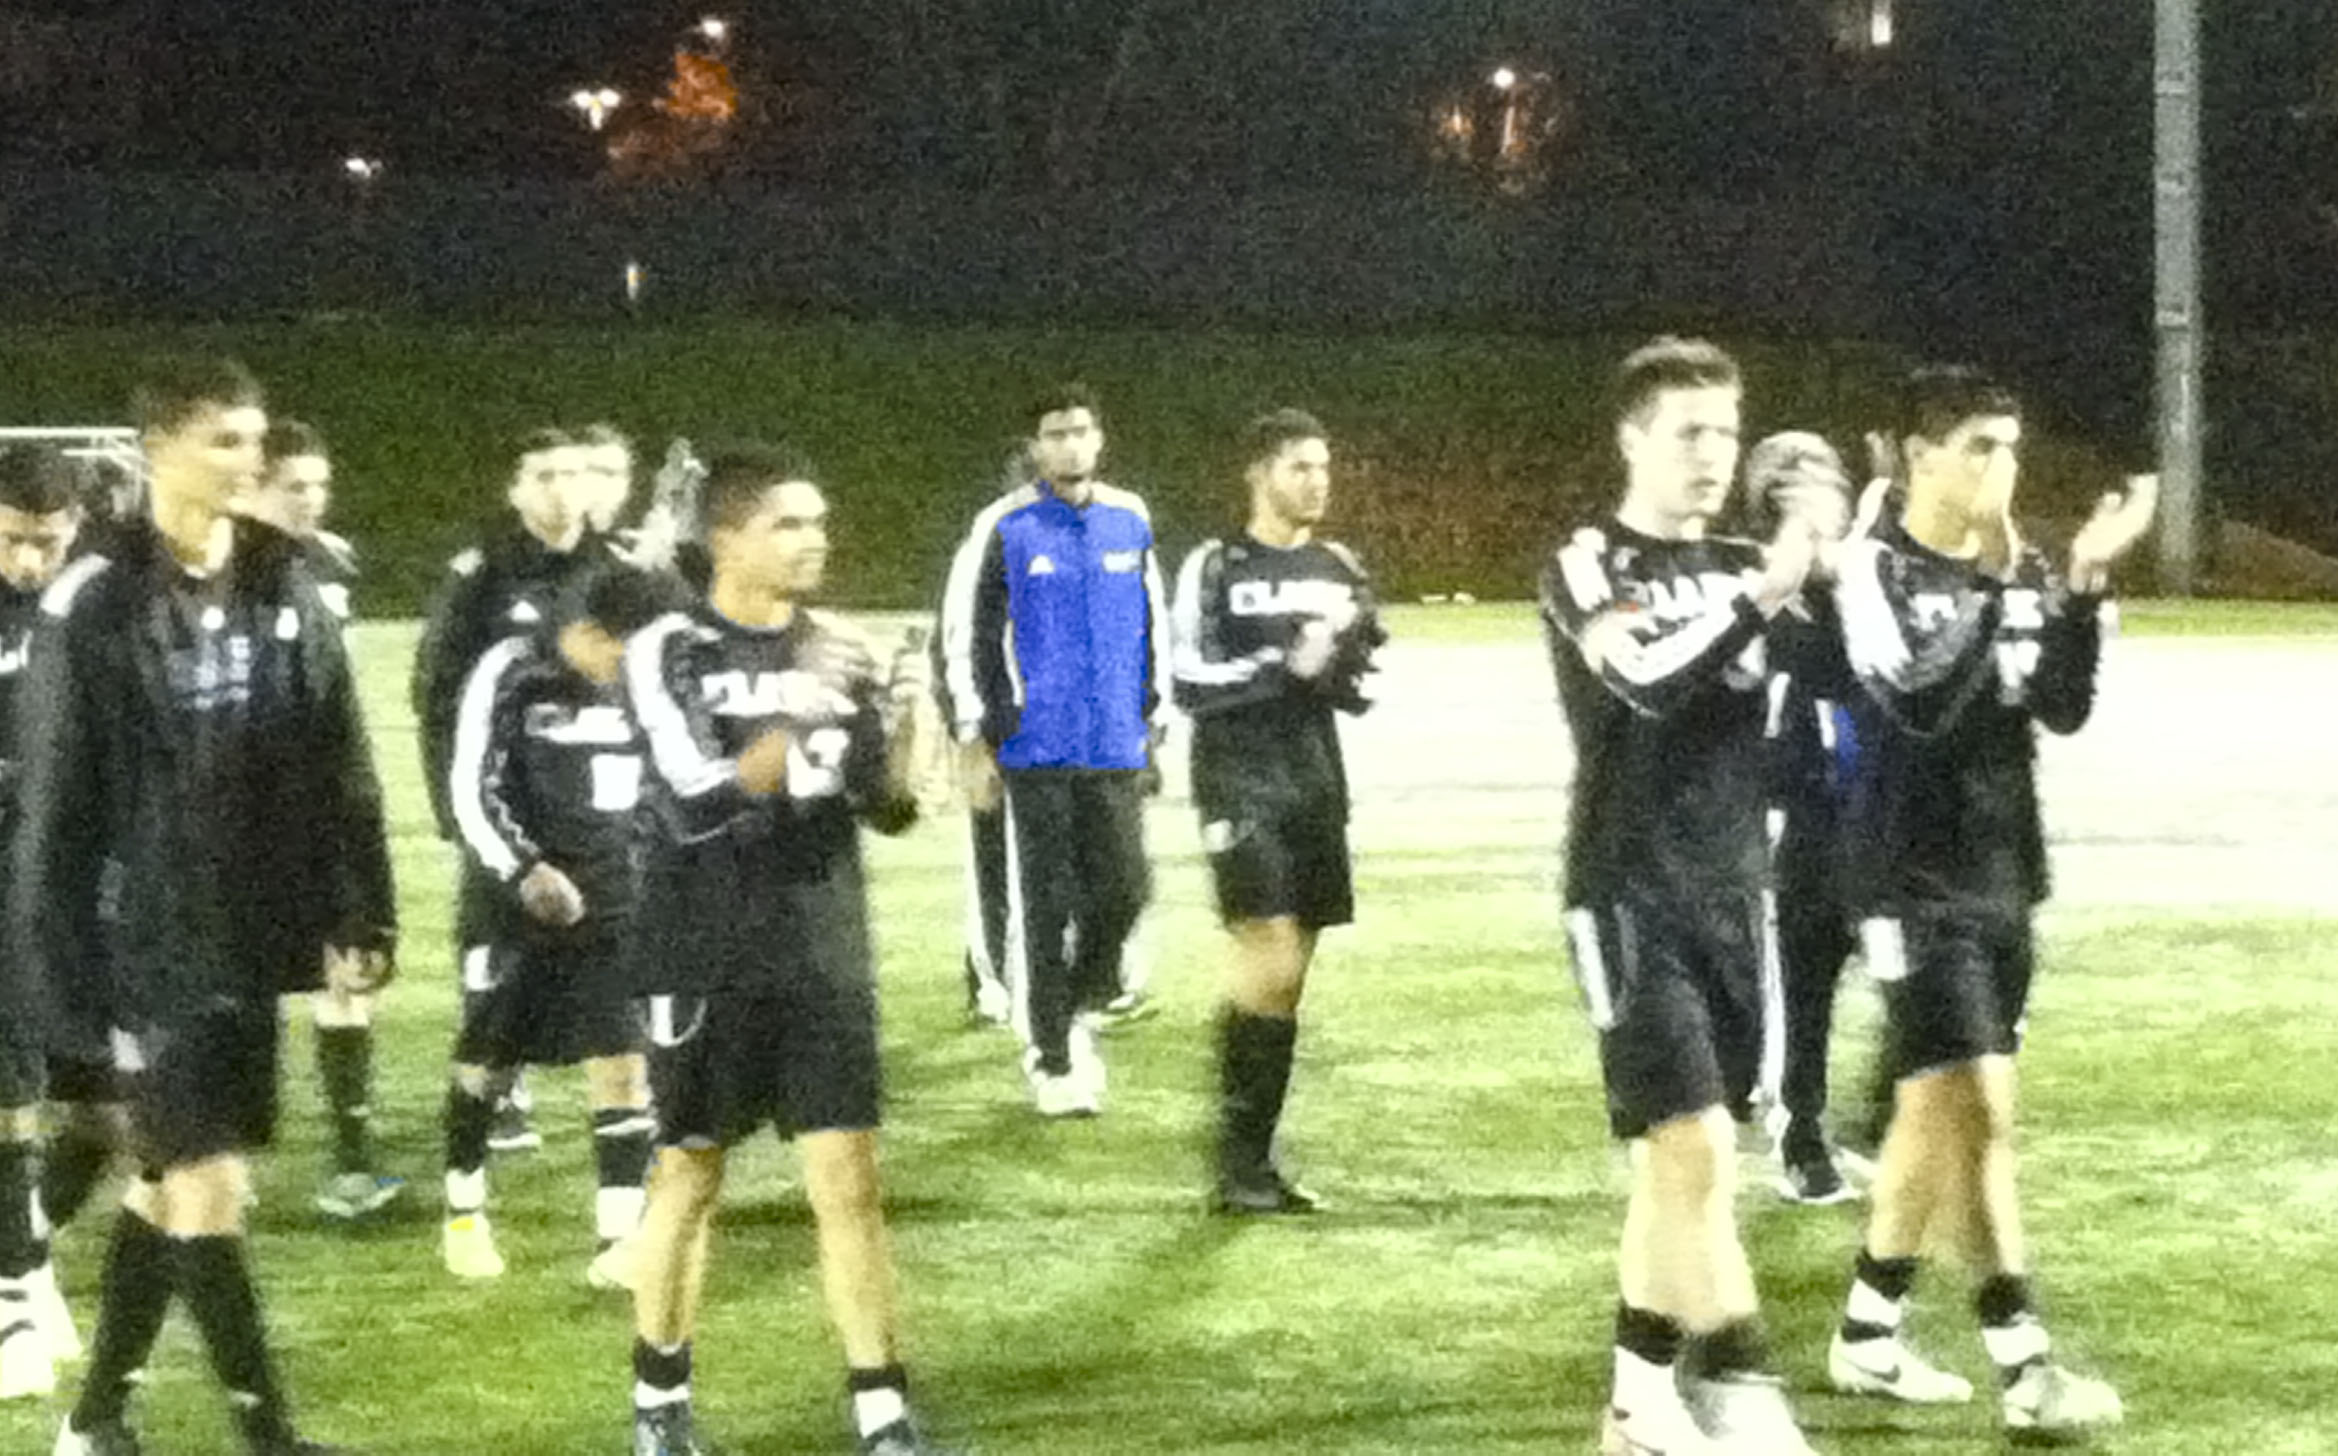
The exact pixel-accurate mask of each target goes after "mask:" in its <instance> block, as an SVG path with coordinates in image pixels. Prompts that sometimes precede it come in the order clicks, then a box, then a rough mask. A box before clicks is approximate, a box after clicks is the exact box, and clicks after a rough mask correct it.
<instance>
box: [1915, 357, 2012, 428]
mask: <svg viewBox="0 0 2338 1456" xmlns="http://www.w3.org/2000/svg"><path fill="white" fill-rule="evenodd" d="M1990 415H2012V416H2013V417H2014V418H2016V419H2019V418H2020V417H2021V401H2020V400H2019V399H2017V398H2015V397H2014V393H2013V391H2012V390H2010V389H2008V388H2006V387H2005V386H2004V385H2003V384H2001V383H1999V382H1998V381H1997V380H1996V379H1995V378H1994V377H1993V376H1991V375H1990V374H1988V373H1987V372H1986V371H1984V370H1981V369H1977V368H1975V367H1974V366H1972V365H1970V364H1926V365H1923V366H1921V367H1919V368H1916V369H1911V370H1909V371H1908V377H1907V378H1905V379H1903V380H1901V381H1900V399H1899V416H1898V419H1897V420H1896V422H1895V426H1896V427H1895V429H1894V431H1893V435H1892V442H1893V443H1894V444H1898V443H1899V442H1900V441H1902V440H1905V439H1907V438H1909V437H1910V436H1916V437H1919V438H1922V439H1926V440H1932V441H1935V442H1937V441H1940V440H1945V439H1947V438H1948V437H1949V436H1950V435H1951V434H1954V433H1955V431H1956V427H1957V426H1959V425H1961V424H1963V423H1964V422H1965V421H1967V420H1974V419H1981V418H1983V417H1985V416H1990Z"/></svg>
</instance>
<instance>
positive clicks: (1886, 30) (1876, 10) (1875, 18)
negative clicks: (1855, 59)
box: [1867, 0, 1897, 50]
mask: <svg viewBox="0 0 2338 1456" xmlns="http://www.w3.org/2000/svg"><path fill="white" fill-rule="evenodd" d="M1896 29H1897V27H1895V26H1894V25H1893V24H1892V0H1872V4H1871V5H1870V6H1869V8H1868V12H1867V43H1868V44H1869V45H1871V46H1873V47H1875V48H1876V49H1877V50H1882V49H1884V48H1885V47H1887V46H1889V45H1890V44H1891V43H1892V40H1893V36H1894V32H1895V30H1896Z"/></svg>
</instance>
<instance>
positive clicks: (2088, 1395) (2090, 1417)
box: [1828, 1056, 2121, 1433]
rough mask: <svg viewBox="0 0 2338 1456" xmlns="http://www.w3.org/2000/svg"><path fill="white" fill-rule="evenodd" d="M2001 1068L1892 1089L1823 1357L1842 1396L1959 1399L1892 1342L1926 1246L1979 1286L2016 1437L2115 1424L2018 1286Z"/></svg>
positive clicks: (2109, 1406)
mask: <svg viewBox="0 0 2338 1456" xmlns="http://www.w3.org/2000/svg"><path fill="white" fill-rule="evenodd" d="M2016 1085H2017V1079H2016V1075H2015V1071H2014V1061H2013V1058H2011V1057H2006V1056H1988V1057H1982V1058H1979V1059H1978V1060H1976V1061H1971V1062H1964V1063H1960V1064H1958V1065H1956V1066H1952V1067H1947V1068H1943V1069H1940V1070H1937V1071H1932V1072H1927V1073H1923V1074H1920V1075H1918V1076H1914V1077H1909V1078H1906V1079H1904V1080H1902V1081H1901V1083H1900V1084H1899V1089H1898V1094H1897V1099H1896V1104H1895V1112H1894V1115H1893V1118H1892V1125H1891V1130H1890V1131H1889V1132H1888V1133H1887V1134H1886V1135H1885V1138H1884V1145H1883V1156H1882V1161H1881V1164H1880V1167H1879V1169H1878V1181H1877V1183H1876V1189H1875V1195H1876V1198H1875V1214H1874V1217H1873V1219H1872V1221H1871V1223H1870V1225H1869V1230H1868V1240H1867V1247H1866V1249H1865V1250H1864V1251H1863V1252H1862V1253H1861V1255H1860V1258H1859V1268H1858V1276H1857V1278H1856V1280H1855V1281H1854V1282H1853V1285H1852V1289H1851V1299H1850V1306H1849V1308H1848V1310H1847V1311H1846V1313H1845V1316H1844V1320H1843V1326H1842V1328H1841V1330H1839V1331H1838V1332H1837V1334H1836V1336H1835V1341H1834V1345H1833V1347H1832V1349H1831V1350H1830V1352H1829V1357H1828V1366H1829V1371H1830V1374H1831V1375H1832V1376H1833V1378H1834V1381H1835V1384H1836V1385H1837V1386H1838V1387H1839V1388H1841V1389H1844V1390H1849V1391H1854V1392H1860V1393H1866V1394H1877V1395H1887V1396H1891V1397H1894V1398H1896V1399H1900V1400H1908V1401H1915V1402H1920V1403H1936V1402H1949V1401H1961V1400H1965V1399H1968V1398H1970V1396H1971V1394H1972V1387H1971V1385H1970V1384H1969V1383H1968V1382H1966V1381H1964V1380H1962V1379H1961V1378H1959V1377H1957V1376H1954V1375H1950V1374H1948V1373H1946V1372H1944V1371H1940V1370H1937V1369H1934V1368H1933V1367H1931V1366H1930V1365H1929V1364H1928V1363H1926V1362H1925V1361H1924V1360H1923V1359H1921V1357H1919V1356H1917V1355H1915V1354H1914V1353H1913V1352H1912V1351H1911V1350H1910V1349H1909V1348H1908V1346H1907V1344H1906V1342H1905V1341H1904V1340H1903V1339H1902V1338H1901V1336H1900V1326H1901V1323H1902V1321H1903V1319H1904V1318H1905V1314H1906V1308H1907V1299H1908V1292H1909V1290H1910V1289H1911V1288H1912V1287H1913V1285H1914V1283H1915V1279H1916V1274H1917V1271H1918V1268H1919V1260H1920V1258H1921V1256H1922V1253H1923V1249H1924V1246H1925V1243H1926V1241H1927V1239H1929V1238H1934V1237H1937V1238H1939V1239H1940V1240H1941V1241H1942V1242H1945V1243H1946V1244H1948V1245H1949V1247H1951V1248H1953V1249H1954V1250H1955V1251H1956V1252H1957V1253H1958V1254H1959V1255H1960V1256H1961V1257H1962V1258H1963V1259H1964V1260H1965V1262H1966V1264H1967V1265H1968V1266H1969V1267H1970V1268H1971V1270H1972V1271H1973V1274H1974V1276H1975V1277H1976V1278H1977V1279H1978V1280H1979V1281H1980V1292H1979V1294H1978V1296H1977V1297H1976V1301H1975V1302H1976V1304H1977V1306H1978V1308H1979V1312H1980V1317H1981V1340H1982V1343H1983V1344H1984V1345H1985V1346H1986V1347H1987V1349H1988V1352H1989V1358H1990V1360H1991V1362H1992V1363H1993V1364H1994V1365H1995V1366H1996V1367H1997V1371H1998V1377H1999V1381H2000V1384H2001V1385H2002V1386H2003V1387H2004V1390H2005V1397H2004V1405H2005V1414H2006V1420H2007V1423H2008V1424H2009V1425H2012V1426H2014V1427H2016V1428H2022V1429H2030V1428H2042V1429H2048V1430H2052V1431H2056V1432H2062V1433H2070V1432H2077V1431H2083V1430H2086V1429H2089V1428H2093V1427H2099V1426H2104V1425H2110V1424H2114V1423H2116V1422H2117V1420H2118V1419H2119V1417H2120V1413H2121V1412H2120V1406H2119V1400H2118V1397H2117V1395H2116V1394H2115V1393H2114V1392H2112V1391H2111V1389H2110V1388H2109V1387H2108V1386H2106V1385H2103V1384H2101V1383H2100V1382H2098V1381H2094V1380H2089V1379H2086V1378H2084V1377H2082V1376H2078V1375H2075V1374H2073V1373H2071V1372H2070V1371H2068V1370H2065V1369H2063V1368H2062V1367H2060V1366H2058V1365H2056V1364H2054V1363H2053V1360H2052V1358H2051V1352H2052V1345H2051V1343H2050V1341H2049V1340H2048V1339H2047V1336H2046V1331H2045V1327H2044V1326H2043V1325H2042V1324H2040V1323H2039V1321H2038V1318H2037V1315H2036V1313H2035V1310H2034V1307H2033V1305H2032V1300H2031V1294H2030V1288H2029V1281H2028V1278H2027V1277H2026V1270H2027V1257H2028V1255H2027V1249H2026V1244H2025V1240H2024V1236H2023V1229H2022V1219H2021V1206H2020V1197H2019V1193H2018V1187H2017V1181H2018V1180H2017V1177H2016V1162H2017V1159H2016V1152H2015V1146H2014V1109H2015V1102H2016Z"/></svg>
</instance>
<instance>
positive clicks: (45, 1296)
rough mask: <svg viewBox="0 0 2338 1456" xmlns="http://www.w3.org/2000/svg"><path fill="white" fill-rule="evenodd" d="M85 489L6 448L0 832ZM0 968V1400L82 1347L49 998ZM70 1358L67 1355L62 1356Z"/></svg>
mask: <svg viewBox="0 0 2338 1456" xmlns="http://www.w3.org/2000/svg"><path fill="white" fill-rule="evenodd" d="M81 490H82V485H81V480H80V477H79V473H78V472H77V471H76V470H75V469H74V468H73V462H72V461H71V460H70V459H68V458H67V457H66V456H65V454H64V452H62V451H60V450H57V449H55V448H54V447H52V446H48V445H33V444H26V445H8V446H0V824H5V823H7V822H8V821H9V820H12V819H13V818H14V817H15V811H14V805H15V797H16V786H17V778H18V760H17V754H16V745H15V721H16V709H17V702H16V696H17V686H18V684H19V683H21V682H22V681H23V679H24V669H25V663H26V660H27V654H28V652H29V649H30V647H31V642H32V635H33V625H34V623H35V622H36V621H37V620H38V618H39V616H40V601H41V594H42V592H44V591H45V590H46V589H47V588H48V585H49V583H50V582H52V581H54V580H55V579H56V577H57V573H58V571H59V570H60V569H61V568H62V567H63V566H64V565H65V558H66V556H67V555H68V554H69V553H71V551H72V550H73V539H74V536H75V534H76V533H77V532H78V531H79V530H80V527H81V513H82V508H81ZM23 971H24V966H23V965H22V963H20V962H18V961H17V960H16V959H15V958H14V957H9V958H7V959H6V960H5V961H0V1400H22V1399H25V1398H27V1397H31V1396H38V1395H46V1394H48V1393H49V1392H50V1391H52V1390H54V1389H55V1388H56V1366H57V1362H58V1361H59V1360H60V1359H63V1358H67V1357H68V1356H70V1355H71V1354H72V1353H73V1352H74V1349H75V1347H76V1346H77V1345H78V1341H76V1340H75V1339H74V1338H73V1335H72V1321H71V1319H70V1317H69V1316H67V1317H65V1318H64V1319H63V1321H62V1323H60V1321H59V1316H60V1315H61V1314H62V1310H63V1307H62V1305H61V1303H60V1302H59V1301H58V1298H57V1292H56V1290H57V1286H56V1273H55V1271H54V1270H53V1269H52V1268H51V1267H50V1265H49V1248H48V1230H47V1225H46V1221H45V1220H44V1218H43V1216H42V1211H41V1207H40V1199H39V1194H38V1191H37V1189H36V1187H35V1185H34V1175H35V1170H36V1168H37V1167H38V1164H39V1160H40V1135H41V1123H40V1105H41V1100H42V1098H43V1097H44V1096H45V1095H46V1090H47V1089H46V1082H47V1079H48V1065H47V1063H48V1054H49V1034H50V1029H51V1021H52V1017H51V1014H50V1005H49V994H48V988H47V987H45V986H39V985H34V984H31V983H30V982H29V980H28V978H27V977H25V976H24V974H23ZM61 1347H62V1348H61Z"/></svg>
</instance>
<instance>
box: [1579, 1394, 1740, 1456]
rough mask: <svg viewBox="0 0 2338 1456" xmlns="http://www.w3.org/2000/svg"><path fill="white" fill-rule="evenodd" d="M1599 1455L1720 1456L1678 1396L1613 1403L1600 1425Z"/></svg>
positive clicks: (1716, 1448)
mask: <svg viewBox="0 0 2338 1456" xmlns="http://www.w3.org/2000/svg"><path fill="white" fill-rule="evenodd" d="M1599 1456H1721V1448H1720V1447H1718V1446H1716V1445H1714V1444H1713V1442H1712V1441H1711V1439H1709V1438H1708V1437H1707V1436H1706V1435H1705V1433H1704V1432H1703V1431H1700V1430H1698V1429H1697V1423H1696V1422H1695V1421H1694V1420H1692V1419H1691V1418H1690V1416H1689V1412H1688V1407H1687V1406H1684V1405H1682V1404H1681V1403H1680V1401H1679V1400H1677V1399H1675V1400H1671V1401H1659V1402H1657V1403H1655V1404H1653V1405H1639V1406H1634V1407H1633V1408H1632V1409H1630V1410H1624V1409H1621V1408H1619V1407H1618V1406H1616V1405H1614V1404H1612V1403H1611V1404H1610V1405H1609V1406H1608V1408H1607V1416H1606V1418H1605V1419H1604V1420H1602V1421H1601V1422H1600V1425H1599Z"/></svg>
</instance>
